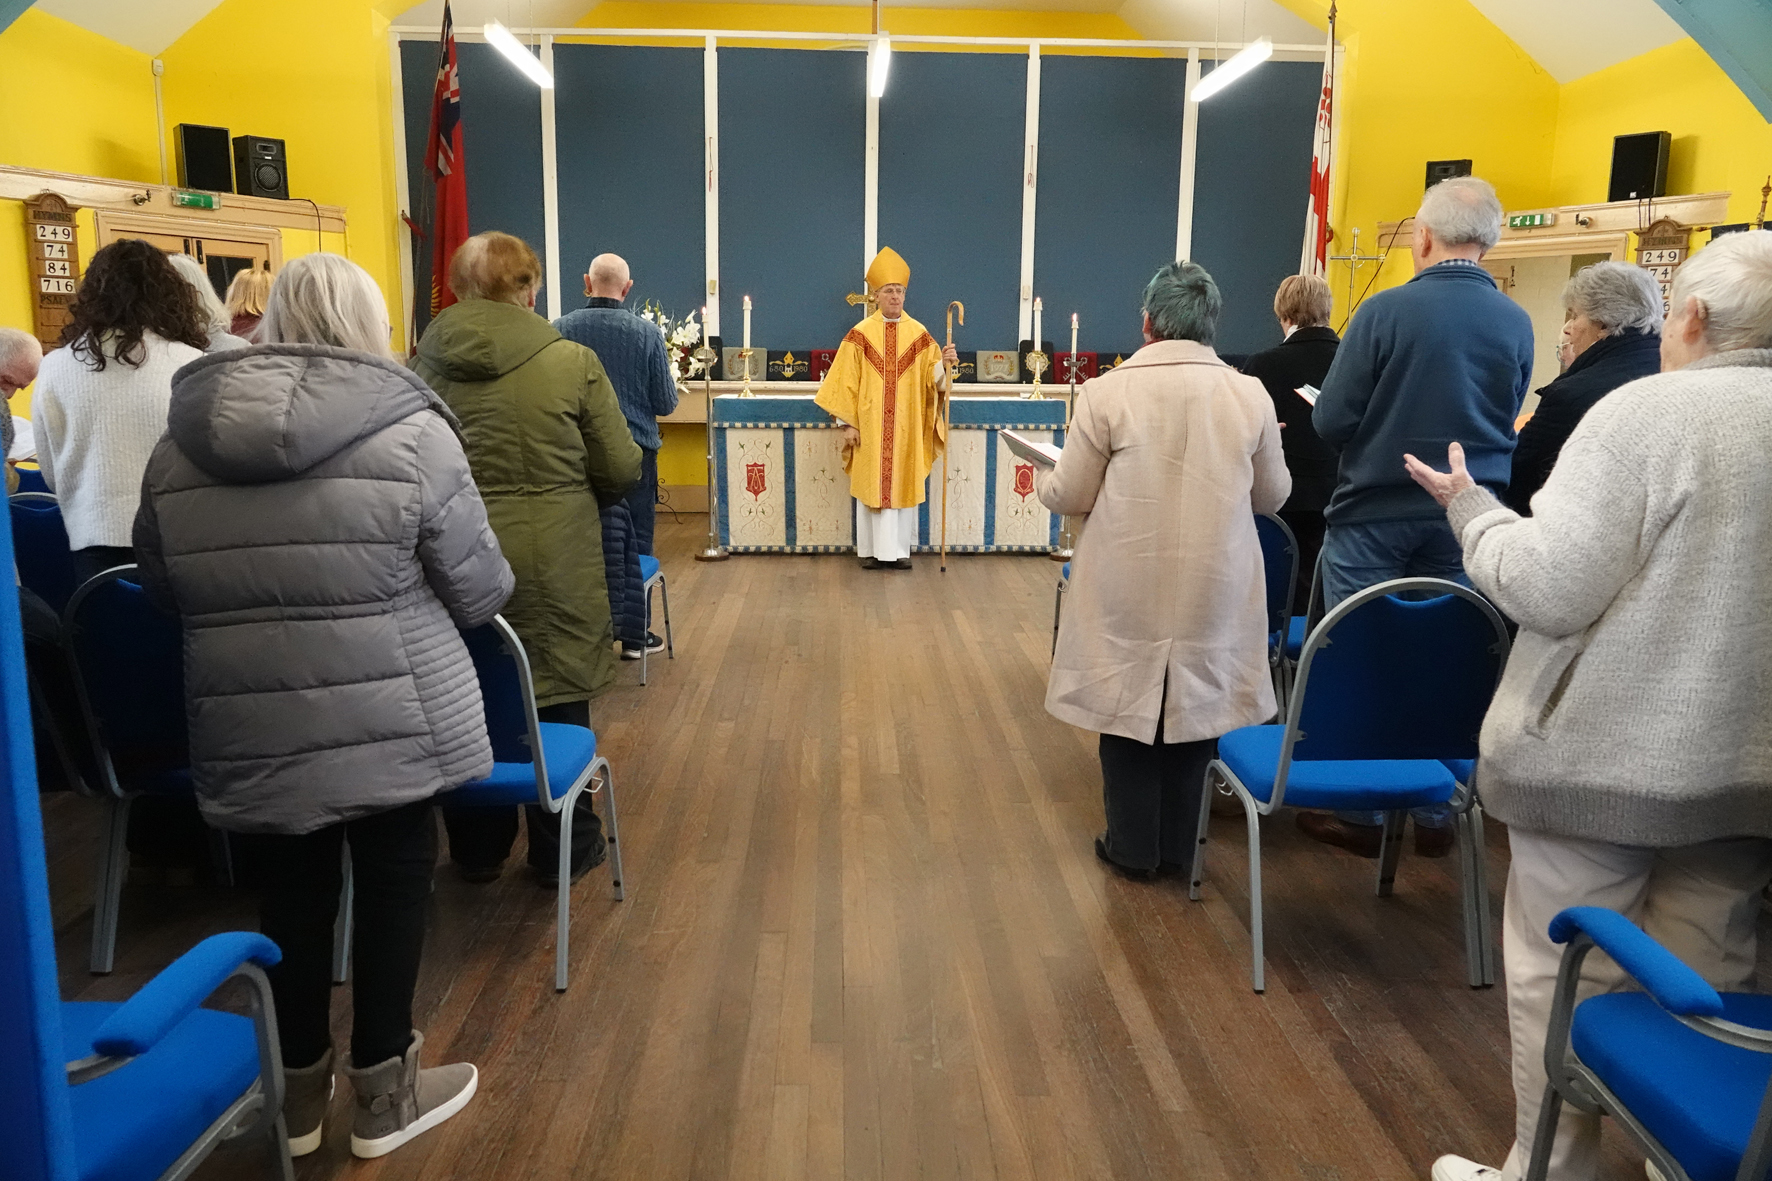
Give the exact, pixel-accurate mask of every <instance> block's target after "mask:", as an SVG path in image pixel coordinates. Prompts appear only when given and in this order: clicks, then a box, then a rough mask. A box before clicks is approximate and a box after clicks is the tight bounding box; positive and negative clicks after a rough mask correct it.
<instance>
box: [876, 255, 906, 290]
mask: <svg viewBox="0 0 1772 1181" xmlns="http://www.w3.org/2000/svg"><path fill="white" fill-rule="evenodd" d="M867 280H868V286H869V287H870V288H872V289H873V290H875V291H878V290H880V288H882V287H884V286H886V285H887V284H888V283H897V284H898V285H899V286H900V287H904V286H907V285H908V284H909V283H910V281H911V264H910V263H908V262H906V261H905V260H904V259H903V258H901V257H899V253H898V251H896V250H894V249H892V247H890V246H883V247H881V248H880V253H878V254H876V255H874V261H873V262H870V263H869V264H868V273H867Z"/></svg>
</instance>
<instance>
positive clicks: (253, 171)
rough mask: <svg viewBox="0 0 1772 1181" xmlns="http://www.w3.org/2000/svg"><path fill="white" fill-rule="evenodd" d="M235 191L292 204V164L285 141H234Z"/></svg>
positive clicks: (243, 137)
mask: <svg viewBox="0 0 1772 1181" xmlns="http://www.w3.org/2000/svg"><path fill="white" fill-rule="evenodd" d="M234 191H235V192H237V193H246V194H249V195H251V196H254V197H275V198H277V199H278V200H279V201H287V200H289V160H288V158H287V157H286V156H285V155H284V154H283V141H282V140H280V139H266V138H265V137H264V136H262V135H236V136H235V137H234Z"/></svg>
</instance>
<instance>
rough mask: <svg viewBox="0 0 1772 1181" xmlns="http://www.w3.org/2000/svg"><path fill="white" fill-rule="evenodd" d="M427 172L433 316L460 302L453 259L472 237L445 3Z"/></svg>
mask: <svg viewBox="0 0 1772 1181" xmlns="http://www.w3.org/2000/svg"><path fill="white" fill-rule="evenodd" d="M425 170H426V171H427V172H428V173H430V177H431V180H432V182H433V183H434V184H435V185H436V189H437V199H436V202H435V205H434V207H433V210H432V223H431V315H433V316H434V315H436V314H437V313H438V312H440V311H442V310H443V309H444V308H446V307H448V306H449V305H450V304H452V303H454V302H455V292H453V291H451V290H450V289H449V282H448V280H449V260H450V259H452V258H454V257H455V250H456V247H458V246H460V245H461V244H462V243H463V242H465V241H467V238H468V180H467V172H466V163H465V161H464V159H463V157H462V150H461V75H460V74H458V73H457V72H456V68H455V19H454V18H453V17H452V16H450V14H449V4H448V0H445V2H444V4H443V37H442V50H441V52H440V53H438V55H437V88H436V90H435V91H434V92H433V93H432V95H431V131H430V134H429V135H428V136H426V137H425Z"/></svg>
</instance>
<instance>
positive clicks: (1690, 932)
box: [1502, 828, 1772, 1181]
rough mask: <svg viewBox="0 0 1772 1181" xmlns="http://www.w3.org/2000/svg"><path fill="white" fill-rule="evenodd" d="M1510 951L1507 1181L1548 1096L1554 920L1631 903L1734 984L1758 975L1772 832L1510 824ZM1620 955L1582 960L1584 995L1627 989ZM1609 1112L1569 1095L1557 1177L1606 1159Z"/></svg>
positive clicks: (1673, 943)
mask: <svg viewBox="0 0 1772 1181" xmlns="http://www.w3.org/2000/svg"><path fill="white" fill-rule="evenodd" d="M1508 843H1509V844H1510V845H1511V847H1512V850H1513V860H1512V864H1511V866H1510V867H1509V869H1508V875H1507V909H1506V915H1505V917H1504V919H1503V931H1502V959H1503V963H1504V965H1505V971H1506V974H1507V1020H1508V1031H1509V1034H1510V1036H1511V1039H1512V1042H1513V1070H1514V1112H1515V1114H1514V1146H1513V1149H1512V1151H1510V1152H1509V1153H1508V1156H1507V1164H1506V1165H1504V1166H1503V1168H1502V1178H1503V1181H1519V1178H1521V1177H1524V1176H1525V1175H1526V1165H1527V1162H1529V1161H1530V1160H1531V1159H1532V1141H1533V1133H1534V1132H1535V1131H1536V1129H1537V1126H1538V1112H1539V1108H1540V1107H1541V1106H1542V1104H1543V1100H1544V1086H1545V1081H1546V1080H1545V1073H1544V1039H1545V1034H1546V1032H1547V1029H1548V1027H1549V1025H1550V1010H1551V997H1552V995H1553V994H1554V993H1555V992H1556V987H1557V966H1558V964H1559V963H1560V962H1561V960H1562V958H1563V947H1562V945H1561V944H1557V943H1552V942H1551V940H1550V936H1549V934H1547V930H1548V928H1549V927H1550V921H1551V919H1553V918H1554V917H1556V915H1557V913H1558V912H1559V911H1561V910H1563V909H1565V908H1566V907H1571V906H1603V907H1605V908H1606V909H1608V910H1616V911H1619V912H1621V913H1623V914H1624V915H1625V916H1626V917H1628V918H1630V919H1631V920H1632V921H1633V922H1635V923H1637V924H1639V925H1640V926H1642V928H1643V929H1644V930H1645V931H1647V932H1648V933H1649V934H1650V935H1651V936H1652V937H1654V938H1655V940H1656V941H1657V942H1659V943H1660V944H1661V945H1662V946H1664V947H1666V948H1667V949H1668V950H1669V951H1671V952H1673V953H1674V954H1675V955H1677V956H1679V957H1680V959H1681V960H1683V961H1685V962H1686V963H1687V964H1689V965H1691V967H1692V968H1694V969H1695V970H1697V972H1698V973H1699V974H1700V975H1701V976H1703V977H1704V978H1705V979H1706V980H1708V981H1709V982H1710V983H1711V984H1712V985H1714V986H1715V987H1717V988H1719V989H1723V990H1734V991H1740V990H1741V989H1742V988H1743V987H1744V986H1745V985H1746V984H1747V983H1748V982H1749V981H1750V980H1751V979H1752V977H1753V973H1754V953H1755V938H1754V927H1755V923H1756V921H1757V920H1758V917H1759V913H1760V892H1761V891H1762V890H1764V889H1765V888H1766V884H1767V882H1768V881H1772V841H1769V840H1762V839H1759V838H1742V839H1738V840H1726V841H1710V842H1707V843H1705V844H1702V845H1690V846H1687V847H1685V848H1679V849H1637V848H1630V847H1627V846H1624V845H1608V844H1604V843H1602V842H1599V841H1585V840H1579V839H1576V838H1574V837H1559V836H1551V835H1548V834H1546V833H1536V832H1527V831H1524V830H1522V829H1517V828H1516V829H1510V830H1509V831H1508ZM1628 986H1629V985H1628V984H1627V981H1626V978H1625V976H1624V974H1623V973H1622V972H1621V971H1619V969H1618V965H1616V964H1614V963H1613V962H1612V959H1611V957H1610V956H1608V955H1606V954H1605V953H1603V952H1600V951H1597V950H1596V951H1594V952H1592V953H1590V954H1589V955H1588V957H1587V962H1586V963H1585V964H1584V965H1583V967H1582V973H1581V993H1580V995H1581V996H1583V997H1588V996H1592V995H1594V994H1596V993H1602V992H1615V991H1617V990H1619V989H1621V988H1625V987H1628ZM1599 1158H1600V1117H1599V1116H1596V1115H1586V1114H1584V1113H1582V1112H1579V1111H1576V1110H1575V1109H1574V1108H1572V1107H1570V1106H1569V1105H1568V1104H1564V1106H1563V1110H1562V1112H1561V1119H1560V1120H1559V1122H1558V1124H1557V1139H1556V1144H1555V1146H1554V1147H1553V1149H1552V1151H1551V1164H1550V1178H1551V1181H1592V1178H1593V1177H1594V1175H1595V1172H1596V1170H1597V1169H1598V1167H1599Z"/></svg>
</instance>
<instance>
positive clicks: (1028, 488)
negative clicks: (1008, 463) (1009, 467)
mask: <svg viewBox="0 0 1772 1181" xmlns="http://www.w3.org/2000/svg"><path fill="white" fill-rule="evenodd" d="M1015 494H1016V495H1017V496H1019V497H1021V498H1022V499H1023V500H1026V499H1027V498H1028V497H1030V496H1032V495H1033V494H1034V465H1033V464H1031V463H1018V464H1016V465H1015Z"/></svg>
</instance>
